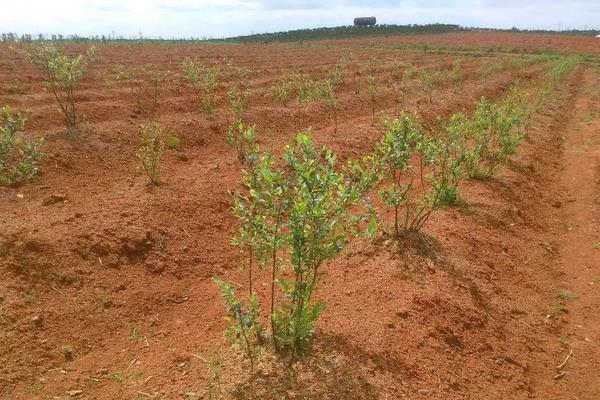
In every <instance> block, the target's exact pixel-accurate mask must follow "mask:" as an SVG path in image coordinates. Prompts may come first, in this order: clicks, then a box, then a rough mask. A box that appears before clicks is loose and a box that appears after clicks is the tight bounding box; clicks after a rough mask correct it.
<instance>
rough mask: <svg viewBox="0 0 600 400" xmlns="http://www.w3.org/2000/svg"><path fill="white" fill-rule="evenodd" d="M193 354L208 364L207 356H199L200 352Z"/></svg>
mask: <svg viewBox="0 0 600 400" xmlns="http://www.w3.org/2000/svg"><path fill="white" fill-rule="evenodd" d="M192 355H193V356H194V357H196V358H198V359H200V360H202V361H204V362H205V363H207V364H208V360H207V359H206V358H204V357H202V356H199V355H198V354H195V353H192Z"/></svg>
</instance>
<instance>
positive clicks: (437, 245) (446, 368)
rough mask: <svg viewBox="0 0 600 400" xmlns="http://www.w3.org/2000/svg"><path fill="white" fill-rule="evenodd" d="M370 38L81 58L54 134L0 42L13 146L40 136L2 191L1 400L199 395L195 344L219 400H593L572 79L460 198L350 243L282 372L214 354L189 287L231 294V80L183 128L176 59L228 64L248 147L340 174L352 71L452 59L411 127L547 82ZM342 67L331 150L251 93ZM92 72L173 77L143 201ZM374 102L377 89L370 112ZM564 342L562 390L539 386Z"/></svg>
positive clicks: (100, 81)
mask: <svg viewBox="0 0 600 400" xmlns="http://www.w3.org/2000/svg"><path fill="white" fill-rule="evenodd" d="M373 40H374V39H365V40H362V41H361V40H358V41H337V42H330V43H315V44H314V45H313V44H308V45H307V44H303V45H295V44H288V45H280V44H276V45H260V44H256V45H210V46H193V45H136V46H133V45H123V46H120V45H112V46H111V45H103V46H100V47H99V49H98V57H99V58H98V61H97V62H96V64H95V65H94V67H93V69H92V70H91V71H90V74H89V75H88V77H87V78H86V79H85V80H84V82H83V83H82V87H81V90H80V92H79V95H78V100H79V104H80V110H81V113H82V115H84V118H85V121H86V123H85V126H84V129H83V131H82V132H81V133H80V134H79V135H78V136H77V137H75V138H69V137H67V136H66V135H65V132H64V129H63V128H62V126H61V120H60V115H59V114H58V113H57V112H56V107H55V105H54V102H53V99H52V97H51V95H50V94H49V93H48V92H46V91H44V90H43V86H42V83H41V75H40V73H39V72H38V71H36V70H35V69H34V68H33V67H31V66H29V65H27V63H25V62H24V61H23V60H22V59H21V58H20V57H19V56H17V55H15V54H14V53H13V52H11V51H10V50H9V49H8V48H7V47H6V46H1V47H0V104H1V105H4V104H7V105H10V106H11V107H12V108H13V109H15V110H18V111H23V112H25V113H26V114H27V116H28V124H27V132H29V133H30V134H32V135H33V136H36V137H40V136H43V137H44V138H45V142H44V152H45V154H46V156H45V159H44V162H43V165H42V172H41V173H40V174H39V175H38V176H37V177H35V178H34V179H33V180H31V181H30V182H27V183H26V184H24V185H22V186H20V187H16V188H0V204H1V207H0V398H2V399H4V398H6V399H49V398H85V399H132V398H135V399H145V398H155V399H195V398H202V397H203V396H204V395H205V393H206V388H207V384H208V383H209V381H210V378H209V377H210V373H209V368H208V366H207V364H206V362H205V361H204V360H206V359H208V358H209V357H210V354H211V353H212V352H213V351H214V350H218V351H219V352H220V354H221V356H222V358H223V368H222V374H223V378H222V386H223V387H224V388H226V389H227V390H228V391H229V393H230V394H229V397H232V398H242V399H243V398H257V399H259V398H273V399H281V398H290V399H292V398H295V399H299V398H305V399H309V398H310V399H373V398H381V399H396V398H411V399H431V398H435V399H438V398H439V399H466V398H474V399H479V398H481V399H523V398H531V399H540V398H550V399H553V398H565V399H569V398H573V399H580V400H585V399H595V398H598V397H599V396H600V379H598V371H599V370H600V365H599V364H600V354H599V347H598V346H599V344H598V343H599V341H600V336H599V330H600V321H599V320H598V309H599V308H598V307H599V306H600V304H599V303H600V299H599V295H598V294H599V290H598V288H599V287H600V269H599V265H600V263H599V262H598V261H600V260H599V258H600V250H599V249H597V248H596V247H598V246H600V235H599V234H598V223H599V222H598V219H599V218H600V216H599V214H598V207H599V204H600V203H599V199H600V192H599V191H600V186H599V183H598V182H599V179H600V175H599V174H600V162H599V157H600V153H599V152H600V139H599V138H598V132H599V127H600V125H599V124H600V119H599V118H598V116H599V115H600V110H599V106H598V104H600V103H599V102H598V97H594V95H593V94H591V93H590V92H588V91H586V88H589V87H591V86H592V85H598V78H597V76H595V75H594V72H593V70H591V69H590V68H587V67H583V66H582V67H578V68H577V69H576V70H575V71H574V72H573V73H572V74H570V75H569V76H568V77H567V78H566V79H565V81H564V82H562V83H560V84H559V85H558V87H557V91H556V95H555V98H554V101H553V103H552V105H551V106H549V107H547V108H545V109H544V110H543V111H542V112H540V113H539V114H537V115H536V116H535V117H534V119H533V122H532V125H531V129H530V131H529V136H528V139H527V141H526V142H525V143H524V144H523V146H522V147H521V149H520V151H519V154H518V155H517V156H515V157H514V158H513V159H512V160H511V162H510V163H508V165H507V166H506V167H505V168H503V169H502V171H501V173H500V174H499V175H498V176H497V177H496V178H494V179H492V180H489V181H484V182H481V181H466V182H465V183H464V184H463V186H462V187H461V191H462V194H463V197H464V199H465V204H463V205H462V206H460V207H457V208H450V209H447V210H444V211H440V212H438V213H435V214H433V216H432V218H431V220H430V221H429V222H428V224H427V225H426V227H425V229H424V232H423V233H422V234H420V235H414V236H411V237H407V238H405V239H403V240H402V241H401V242H400V243H396V242H395V241H394V240H392V239H390V238H388V237H387V236H386V234H385V233H384V232H380V233H379V234H378V235H377V236H376V237H375V238H374V239H370V240H366V239H363V240H358V241H355V242H353V243H351V245H350V246H349V247H348V249H347V250H346V251H345V252H344V253H343V254H342V255H341V256H340V257H338V258H337V259H336V260H334V261H333V262H331V263H330V264H329V265H327V266H326V269H327V271H328V277H327V279H326V281H325V283H324V285H323V287H322V288H321V289H320V291H319V293H318V296H319V297H320V298H322V299H323V300H325V302H326V303H327V310H326V311H325V312H324V314H323V316H322V318H321V319H320V320H319V321H318V324H317V325H318V327H317V331H316V336H315V344H314V347H315V349H314V351H313V353H312V354H310V355H309V356H308V357H307V359H306V360H304V361H303V362H301V363H298V365H297V366H296V367H295V368H296V370H295V373H293V374H291V373H289V372H284V370H283V369H280V368H278V367H277V363H275V364H269V363H265V365H263V366H262V367H261V368H259V370H257V371H256V372H255V373H254V374H249V373H248V372H244V370H243V368H242V366H244V365H246V361H244V360H243V358H241V357H240V356H239V355H238V354H237V353H235V352H232V351H230V350H229V349H228V345H227V344H226V343H225V342H224V341H223V340H222V331H223V329H224V327H225V323H224V321H223V318H222V317H223V315H224V309H223V306H222V302H221V300H220V298H219V293H218V291H217V288H216V287H215V285H214V284H213V283H212V282H211V281H210V279H209V278H210V277H211V276H213V275H219V276H223V277H225V278H226V279H228V280H230V281H233V282H238V283H239V284H241V285H242V286H243V276H242V275H241V274H240V273H239V272H238V271H237V267H236V266H237V262H238V254H237V252H236V250H235V249H234V248H232V247H231V246H230V244H229V242H230V238H231V237H232V235H233V234H234V233H235V230H236V227H237V225H236V220H235V218H234V217H233V216H232V215H231V200H230V196H229V193H228V191H229V190H232V189H236V188H238V187H239V185H240V172H239V167H238V165H237V163H236V157H235V154H234V151H233V150H231V149H230V148H228V147H227V145H226V144H225V141H224V135H225V131H226V129H227V120H228V113H227V103H226V97H227V96H226V93H227V89H228V88H229V87H231V86H233V85H234V84H235V83H236V82H238V81H239V79H240V77H239V73H238V72H236V70H235V69H232V68H229V69H227V68H225V67H224V68H225V69H224V70H225V72H226V75H225V76H226V79H225V81H224V82H223V83H222V84H221V86H220V88H219V91H218V98H219V100H218V103H217V105H216V107H215V113H214V114H213V115H209V116H207V115H205V114H202V113H199V112H198V111H197V103H196V101H195V98H194V96H193V94H192V93H191V91H190V89H189V88H188V87H187V86H185V85H182V84H179V83H177V82H181V81H182V79H181V72H180V62H181V61H182V60H183V58H184V57H185V56H190V55H196V56H198V57H200V58H201V59H202V60H204V61H205V62H207V63H210V64H221V65H225V64H226V63H227V62H231V63H232V64H233V65H234V66H243V67H245V68H247V69H248V70H249V72H248V74H249V77H248V78H247V80H246V84H247V86H248V87H249V88H250V89H251V90H252V93H253V95H252V101H251V106H250V109H249V111H248V113H247V115H246V119H247V120H248V121H251V122H253V123H256V124H257V131H258V135H259V140H260V142H261V145H262V146H263V147H264V148H268V149H272V150H274V151H275V152H279V151H280V149H281V148H282V146H283V145H284V144H286V143H289V142H290V141H291V140H292V139H293V137H294V134H295V132H296V131H297V130H299V129H301V128H304V127H307V126H311V127H312V128H313V132H314V136H315V140H316V141H317V142H318V143H320V144H326V145H329V146H332V147H333V148H334V150H335V151H336V152H338V153H339V154H340V158H341V159H345V158H347V157H354V156H360V155H362V154H365V153H367V152H368V151H369V150H370V149H371V147H372V145H373V143H374V142H375V141H377V140H378V139H379V137H380V135H381V133H382V131H381V128H379V127H372V126H371V115H370V109H369V106H368V103H367V101H366V99H365V97H364V89H363V91H362V92H361V93H360V94H358V95H357V94H355V84H354V78H355V77H356V78H357V79H358V80H359V81H360V82H364V79H365V77H366V76H367V75H369V74H371V75H375V76H377V77H379V78H380V79H381V81H382V83H385V81H386V79H387V77H388V76H389V74H390V72H391V70H392V68H393V67H392V65H393V64H392V61H394V60H401V61H410V62H412V63H413V64H415V66H417V68H419V69H422V68H430V67H434V66H435V67H441V68H451V67H452V63H453V61H455V60H456V59H457V58H460V59H461V60H462V69H463V73H464V81H463V82H462V83H461V84H444V85H441V86H438V87H437V88H436V89H435V93H434V96H433V102H431V103H430V102H429V101H427V99H426V97H425V96H424V95H423V93H422V92H421V91H420V89H419V85H418V82H417V81H414V82H413V83H412V84H411V86H410V88H409V90H408V93H407V94H406V98H405V99H404V101H403V103H402V104H401V107H402V108H403V109H407V110H410V111H414V112H417V113H418V114H419V115H421V118H422V120H423V122H424V123H425V125H427V126H433V125H434V123H435V120H436V117H437V116H438V115H442V116H447V115H449V114H451V113H453V112H457V111H470V110H472V108H473V107H474V105H475V103H476V101H477V100H478V99H479V98H480V97H481V96H488V97H490V98H492V99H497V98H499V97H501V96H502V95H503V94H504V93H506V91H507V90H508V89H509V88H510V85H511V84H512V83H516V84H518V85H519V86H521V87H524V88H526V89H535V87H536V85H537V84H538V82H539V79H541V77H542V75H543V72H544V71H545V67H544V66H543V65H540V64H536V63H532V64H525V65H521V66H518V67H514V66H511V65H510V64H507V65H506V66H504V67H502V68H501V69H499V70H497V71H496V72H495V73H494V74H493V75H491V76H487V77H482V76H481V75H480V74H479V73H478V70H479V68H480V66H481V65H482V63H483V62H484V60H483V59H482V58H481V57H470V56H468V55H464V54H462V55H460V56H456V57H455V56H452V55H448V54H443V55H437V54H430V53H428V54H422V53H421V52H420V51H405V50H391V49H389V48H386V46H385V45H387V44H389V43H397V42H402V43H411V42H412V41H413V38H407V39H406V40H404V39H403V40H398V39H391V38H384V39H381V40H380V41H379V42H377V43H379V44H381V45H382V46H380V47H372V46H370V45H369V43H371V42H372V41H373ZM414 40H415V41H416V40H427V41H429V40H431V41H432V43H439V44H456V43H458V42H461V43H463V44H467V45H472V46H483V45H486V44H487V43H488V42H491V41H496V43H497V46H498V47H499V46H504V47H513V46H516V44H518V43H523V47H524V48H526V49H528V50H534V49H536V48H553V49H557V50H577V51H582V52H583V51H586V52H592V51H595V52H596V53H597V52H598V48H597V46H596V47H594V46H593V45H592V44H591V43H592V42H590V41H589V39H586V38H574V37H563V36H536V35H514V36H513V35H512V34H484V33H480V34H472V35H470V34H460V35H441V36H436V37H431V36H428V37H419V38H418V39H417V38H416V37H415V38H414ZM375 41H377V40H375ZM74 48H75V47H74ZM76 48H78V49H81V47H76ZM350 54H352V55H353V57H356V58H357V59H358V60H360V63H359V64H358V65H356V66H355V67H356V71H355V70H353V69H352V68H354V67H353V66H352V64H351V66H350V71H351V75H350V76H348V77H347V79H346V81H345V83H344V84H343V86H342V88H341V90H340V92H339V98H340V105H341V111H340V125H339V127H338V133H337V134H334V133H333V127H332V123H331V119H330V118H329V115H328V114H327V112H326V110H325V109H324V108H323V107H322V106H320V105H317V104H313V105H311V106H310V108H309V110H308V113H306V114H305V113H303V112H302V110H301V108H300V107H298V106H297V105H296V104H295V103H294V101H291V102H290V105H289V106H288V107H286V108H284V107H282V106H280V105H278V104H277V103H276V102H274V101H273V100H272V99H271V98H270V95H269V87H270V86H271V85H272V84H273V83H274V82H276V81H277V80H278V79H281V78H282V77H283V76H285V75H288V74H294V73H305V74H310V75H311V76H314V77H322V76H324V75H325V74H326V73H327V70H328V68H329V67H331V66H332V65H334V64H335V63H336V62H337V61H338V59H339V58H340V57H342V56H344V55H346V56H348V55H350ZM489 56H490V57H496V58H494V59H495V60H501V59H502V58H503V57H505V56H504V55H498V54H496V53H494V52H490V55H489ZM373 59H374V60H378V62H377V63H374V62H370V61H369V60H373ZM114 63H122V64H126V65H138V66H139V65H143V64H146V63H152V64H154V65H155V66H156V68H158V69H161V70H163V71H167V70H169V71H171V73H172V75H171V76H172V82H174V83H173V84H172V85H171V86H170V87H169V89H168V92H167V93H166V94H165V96H164V98H163V99H162V100H161V104H160V109H159V113H158V119H159V120H160V121H161V122H163V123H164V124H165V125H167V126H169V127H170V128H171V129H174V130H176V131H177V132H178V133H179V134H180V135H181V137H182V138H183V146H182V147H181V148H180V149H178V150H172V151H169V152H168V153H167V155H166V157H165V160H164V165H165V170H164V174H163V175H164V181H165V182H164V184H163V185H161V186H159V187H156V188H152V189H150V188H148V186H147V184H146V181H147V178H146V177H145V176H144V175H143V173H142V171H141V170H140V167H139V166H138V161H137V159H136V156H135V154H136V149H137V146H138V144H139V126H140V125H141V124H143V123H145V121H144V120H143V119H142V118H141V117H139V116H137V115H136V114H135V113H134V101H133V99H132V97H131V95H130V94H129V93H128V91H127V90H126V89H124V88H122V87H114V86H110V85H107V83H106V75H105V71H107V70H108V68H109V66H110V64H114ZM499 64H500V62H499ZM396 108H397V105H396V104H395V102H394V99H393V96H392V95H391V94H390V93H389V90H387V89H386V90H385V91H384V95H383V96H382V98H381V100H380V101H379V103H378V111H379V112H385V113H387V114H392V113H394V112H395V111H396ZM183 156H185V157H183ZM184 160H185V161H184ZM389 222H390V221H389V219H384V226H385V223H387V224H388V225H387V226H389ZM262 278H264V279H265V281H266V279H267V278H266V277H262ZM259 279H261V277H260V276H259ZM259 292H260V290H259ZM571 350H573V353H572V355H571V356H570V358H569V359H568V361H567V362H566V364H565V365H564V366H563V367H562V368H561V369H560V371H562V372H566V374H564V375H563V376H561V377H558V378H556V379H555V377H556V376H557V374H558V373H559V372H560V371H559V370H558V369H557V367H558V366H559V365H560V364H561V363H562V362H563V361H564V360H565V358H566V357H567V355H568V354H569V353H570V351H571ZM213 383H214V382H213ZM69 393H70V394H69Z"/></svg>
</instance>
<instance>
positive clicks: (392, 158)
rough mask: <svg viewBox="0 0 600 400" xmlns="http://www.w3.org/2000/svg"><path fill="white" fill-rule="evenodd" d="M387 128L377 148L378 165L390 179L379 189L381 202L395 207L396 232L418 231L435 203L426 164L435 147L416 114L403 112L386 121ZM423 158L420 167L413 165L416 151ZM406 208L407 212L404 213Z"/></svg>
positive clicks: (430, 158)
mask: <svg viewBox="0 0 600 400" xmlns="http://www.w3.org/2000/svg"><path fill="white" fill-rule="evenodd" d="M384 126H385V127H386V129H387V132H386V134H385V136H384V137H383V139H382V140H381V141H380V142H379V143H378V144H377V146H376V148H375V151H374V159H375V160H376V164H375V165H380V166H379V167H378V168H379V170H380V171H381V172H380V173H381V174H382V175H383V176H385V177H387V178H388V179H389V184H388V186H387V187H385V188H384V189H382V190H381V191H380V192H379V196H380V198H381V200H382V202H383V203H384V204H385V205H387V206H388V207H391V208H393V209H394V233H395V235H396V237H399V236H400V235H401V234H402V233H403V232H407V231H419V230H420V229H421V228H422V227H423V225H424V224H425V222H426V221H427V219H428V218H429V215H430V214H431V212H432V211H433V209H434V207H435V203H436V202H435V196H434V193H433V192H432V191H431V188H430V187H429V185H428V182H427V180H430V179H431V177H430V176H425V168H426V167H427V166H428V165H430V164H432V163H433V157H434V155H435V152H434V150H435V147H434V146H433V143H432V142H431V141H429V140H428V139H427V138H426V137H425V135H424V132H423V129H422V128H421V126H420V125H419V124H418V122H417V120H416V117H415V116H413V115H410V114H406V113H402V114H401V115H400V116H399V117H398V118H396V119H393V120H386V121H384ZM417 154H418V155H419V159H420V160H421V161H420V163H419V167H418V169H417V170H415V168H413V167H412V166H411V165H410V160H411V158H412V157H413V156H414V155H417ZM402 211H403V214H404V215H401V212H402Z"/></svg>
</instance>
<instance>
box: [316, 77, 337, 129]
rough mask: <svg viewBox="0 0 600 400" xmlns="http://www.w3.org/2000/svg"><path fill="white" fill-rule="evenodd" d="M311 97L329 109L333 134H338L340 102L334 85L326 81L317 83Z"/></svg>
mask: <svg viewBox="0 0 600 400" xmlns="http://www.w3.org/2000/svg"><path fill="white" fill-rule="evenodd" d="M312 90H313V92H312V94H311V97H312V98H313V99H315V100H319V101H321V102H322V103H323V104H325V106H326V107H327V110H328V111H329V113H330V114H331V118H332V119H333V133H337V127H338V108H339V106H338V101H337V98H336V95H335V89H334V84H333V83H332V82H331V81H330V80H329V79H325V80H323V81H320V82H316V83H315V85H314V86H313V87H312Z"/></svg>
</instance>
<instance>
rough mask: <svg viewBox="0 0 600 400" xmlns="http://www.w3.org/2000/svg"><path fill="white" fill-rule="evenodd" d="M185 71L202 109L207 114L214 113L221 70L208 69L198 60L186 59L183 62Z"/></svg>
mask: <svg viewBox="0 0 600 400" xmlns="http://www.w3.org/2000/svg"><path fill="white" fill-rule="evenodd" d="M183 71H184V73H185V76H186V78H187V80H188V82H189V83H190V85H191V86H192V88H193V89H194V93H195V94H196V97H197V98H198V102H199V104H200V109H201V110H202V111H204V112H205V113H207V114H210V113H212V108H213V103H214V96H215V90H216V89H217V86H218V85H219V75H220V71H219V69H218V68H216V67H206V66H204V65H202V64H201V63H200V62H199V61H198V59H196V58H186V59H185V60H184V61H183Z"/></svg>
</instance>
